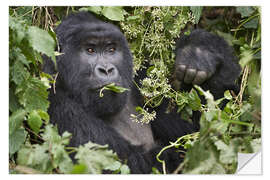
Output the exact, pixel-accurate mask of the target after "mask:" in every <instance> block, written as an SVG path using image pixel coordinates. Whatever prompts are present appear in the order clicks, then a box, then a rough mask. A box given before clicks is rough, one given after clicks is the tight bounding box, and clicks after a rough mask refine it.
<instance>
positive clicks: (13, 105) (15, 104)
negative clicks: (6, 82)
mask: <svg viewBox="0 0 270 180" xmlns="http://www.w3.org/2000/svg"><path fill="white" fill-rule="evenodd" d="M19 108H21V105H20V104H19V101H18V98H17V96H16V95H15V87H13V86H12V85H11V84H10V87H9V110H10V112H12V113H13V112H14V111H16V110H18V109H19Z"/></svg>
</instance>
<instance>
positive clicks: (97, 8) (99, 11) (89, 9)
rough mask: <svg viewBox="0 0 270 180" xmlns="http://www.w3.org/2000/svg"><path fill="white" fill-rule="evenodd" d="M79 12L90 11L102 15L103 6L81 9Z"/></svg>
mask: <svg viewBox="0 0 270 180" xmlns="http://www.w3.org/2000/svg"><path fill="white" fill-rule="evenodd" d="M79 11H90V12H93V13H96V14H100V13H101V11H102V8H101V6H90V7H83V8H80V9H79Z"/></svg>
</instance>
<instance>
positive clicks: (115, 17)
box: [102, 6, 124, 21]
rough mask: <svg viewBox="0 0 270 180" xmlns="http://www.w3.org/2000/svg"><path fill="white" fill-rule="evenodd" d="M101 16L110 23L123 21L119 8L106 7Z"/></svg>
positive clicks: (122, 13) (120, 8) (121, 11)
mask: <svg viewBox="0 0 270 180" xmlns="http://www.w3.org/2000/svg"><path fill="white" fill-rule="evenodd" d="M102 14H103V15H104V16H105V17H106V18H108V19H110V20H112V21H123V20H124V11H123V8H122V7H119V6H106V7H103V9H102Z"/></svg>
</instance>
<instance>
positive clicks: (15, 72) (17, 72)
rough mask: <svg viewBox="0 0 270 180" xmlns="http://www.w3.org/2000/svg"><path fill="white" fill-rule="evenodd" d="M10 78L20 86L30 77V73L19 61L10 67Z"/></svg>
mask: <svg viewBox="0 0 270 180" xmlns="http://www.w3.org/2000/svg"><path fill="white" fill-rule="evenodd" d="M21 57H22V56H21ZM10 76H11V80H12V81H13V82H14V83H16V84H17V85H20V84H21V83H22V82H23V81H24V80H25V79H27V78H28V77H29V76H30V73H29V72H28V71H27V70H26V68H25V67H24V65H23V63H22V62H21V61H18V60H17V61H15V62H14V64H13V66H11V67H10Z"/></svg>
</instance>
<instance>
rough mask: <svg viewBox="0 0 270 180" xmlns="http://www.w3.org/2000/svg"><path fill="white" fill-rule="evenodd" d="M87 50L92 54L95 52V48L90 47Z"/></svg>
mask: <svg viewBox="0 0 270 180" xmlns="http://www.w3.org/2000/svg"><path fill="white" fill-rule="evenodd" d="M87 51H88V52H89V53H91V54H92V53H94V52H95V51H94V49H93V48H88V49H87Z"/></svg>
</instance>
